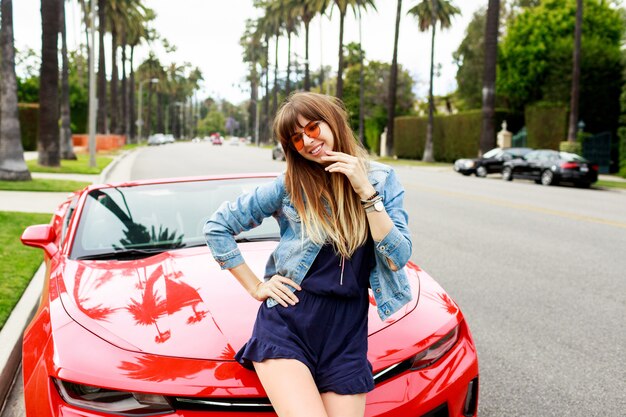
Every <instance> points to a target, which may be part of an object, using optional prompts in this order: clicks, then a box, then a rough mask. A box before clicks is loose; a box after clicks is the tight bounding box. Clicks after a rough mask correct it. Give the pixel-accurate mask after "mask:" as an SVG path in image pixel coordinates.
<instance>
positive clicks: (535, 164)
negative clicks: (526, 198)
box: [454, 148, 598, 188]
mask: <svg viewBox="0 0 626 417" xmlns="http://www.w3.org/2000/svg"><path fill="white" fill-rule="evenodd" d="M454 170H455V171H457V172H459V173H460V174H463V175H471V174H475V175H476V176H477V177H485V176H487V174H490V173H495V172H499V173H501V174H502V179H503V180H505V181H512V180H513V179H515V178H519V179H528V180H533V181H535V182H536V183H537V184H543V185H557V184H560V183H571V184H574V185H575V186H577V187H583V188H587V187H589V186H591V184H593V183H594V182H596V181H598V164H595V163H593V162H590V161H588V160H587V159H585V158H583V157H582V156H580V155H577V154H575V153H570V152H560V151H555V150H552V149H535V150H533V149H530V148H506V149H502V148H495V149H492V150H490V151H489V152H486V153H485V154H484V155H483V156H482V157H481V158H474V159H458V160H456V161H455V163H454Z"/></svg>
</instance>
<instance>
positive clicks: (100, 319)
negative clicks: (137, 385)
mask: <svg viewBox="0 0 626 417" xmlns="http://www.w3.org/2000/svg"><path fill="white" fill-rule="evenodd" d="M275 246H276V242H255V243H244V244H241V245H240V248H241V249H242V252H243V253H244V255H245V258H246V262H247V263H248V265H249V266H250V267H251V268H252V270H253V271H255V272H256V273H257V275H258V276H262V275H263V271H264V269H265V263H266V261H267V259H268V257H269V256H270V254H271V252H272V251H273V249H274V247H275ZM60 271H61V276H59V278H60V279H57V280H56V282H57V283H58V286H59V288H58V293H59V295H60V298H61V301H62V304H63V307H64V308H65V310H66V312H67V313H68V314H69V315H70V317H72V318H73V319H74V320H75V321H76V322H78V323H79V324H80V325H81V326H83V327H85V328H86V329H87V330H89V331H91V332H92V333H94V334H96V335H97V336H99V337H100V338H102V339H104V340H106V341H108V342H109V343H111V344H113V345H116V346H118V347H120V348H122V349H126V350H130V351H136V352H143V353H150V354H157V355H165V356H175V357H184V358H195V359H212V360H232V359H233V357H234V355H235V353H236V352H237V351H238V350H239V349H240V348H241V346H242V345H243V344H244V343H245V342H246V341H247V340H248V338H249V337H250V335H251V332H252V326H253V324H254V320H255V318H256V314H257V310H258V308H259V302H258V301H256V300H254V299H253V298H252V297H250V295H248V294H247V293H246V292H245V290H244V289H243V288H242V287H241V285H240V284H239V283H238V282H237V280H236V279H235V278H234V277H233V276H232V275H231V274H230V273H229V272H228V271H222V270H221V269H220V267H219V265H218V264H217V262H215V261H214V260H213V258H212V256H211V254H210V252H209V250H208V248H206V247H198V248H189V249H179V250H176V251H171V252H164V253H161V254H158V255H155V256H152V257H149V258H146V259H139V260H133V261H83V260H81V261H77V260H65V262H64V264H63V265H60ZM409 276H410V279H411V280H412V281H413V282H412V283H411V284H412V288H413V292H414V294H413V301H412V302H411V303H409V304H408V305H407V306H405V307H403V308H402V309H401V310H400V311H398V312H397V313H396V314H394V315H392V316H391V317H390V318H389V319H387V320H386V321H384V322H383V321H381V320H380V318H379V317H378V314H377V312H376V307H375V305H374V299H373V297H372V296H371V294H370V312H369V333H370V334H373V333H376V332H378V331H380V330H381V329H383V328H385V327H387V326H389V325H391V324H393V323H394V322H396V321H397V320H399V319H400V318H402V317H404V316H405V315H406V314H407V313H408V312H410V311H411V310H413V309H414V308H415V306H416V303H417V300H418V295H419V282H418V278H417V272H415V271H410V273H409Z"/></svg>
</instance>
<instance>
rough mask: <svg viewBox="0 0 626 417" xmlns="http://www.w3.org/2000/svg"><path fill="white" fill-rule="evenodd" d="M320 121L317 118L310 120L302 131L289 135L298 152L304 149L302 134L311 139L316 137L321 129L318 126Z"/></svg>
mask: <svg viewBox="0 0 626 417" xmlns="http://www.w3.org/2000/svg"><path fill="white" fill-rule="evenodd" d="M320 123H321V122H320V121H319V120H317V121H311V122H309V123H307V125H306V126H304V129H302V132H298V133H294V134H293V135H291V142H292V143H293V146H294V147H295V148H296V150H297V151H298V152H299V151H301V150H302V149H304V138H303V137H302V134H303V133H304V134H306V135H307V136H308V137H310V138H311V139H316V138H317V137H318V136H319V135H320V132H321V131H322V129H321V128H320Z"/></svg>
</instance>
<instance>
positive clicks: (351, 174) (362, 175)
mask: <svg viewBox="0 0 626 417" xmlns="http://www.w3.org/2000/svg"><path fill="white" fill-rule="evenodd" d="M321 159H322V160H323V161H327V162H331V164H330V165H328V166H327V167H326V168H324V169H325V170H326V171H328V172H339V173H341V174H344V175H345V176H346V177H348V180H349V181H350V184H351V185H352V188H353V189H354V191H355V192H356V193H357V194H358V195H359V196H360V197H361V198H362V199H366V198H369V197H371V196H372V194H374V192H375V191H376V190H375V189H374V187H373V186H372V184H370V182H369V180H368V179H367V170H366V168H365V165H364V164H362V163H360V161H359V158H357V157H356V156H352V155H348V154H346V153H343V152H334V151H326V155H325V156H322V158H321Z"/></svg>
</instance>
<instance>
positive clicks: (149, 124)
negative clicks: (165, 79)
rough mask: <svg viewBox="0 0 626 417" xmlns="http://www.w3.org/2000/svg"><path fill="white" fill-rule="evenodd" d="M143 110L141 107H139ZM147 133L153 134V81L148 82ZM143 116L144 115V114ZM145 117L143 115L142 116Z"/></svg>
mask: <svg viewBox="0 0 626 417" xmlns="http://www.w3.org/2000/svg"><path fill="white" fill-rule="evenodd" d="M139 111H141V109H139ZM146 111H147V113H146V133H145V136H150V135H151V134H152V83H151V82H149V83H148V103H147V106H146ZM142 116H143V115H142ZM141 119H143V117H141Z"/></svg>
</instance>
